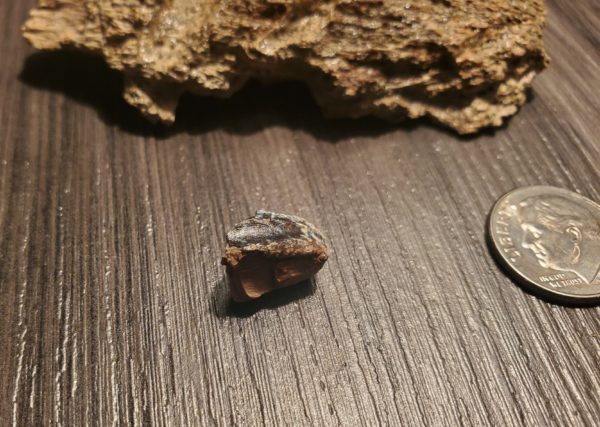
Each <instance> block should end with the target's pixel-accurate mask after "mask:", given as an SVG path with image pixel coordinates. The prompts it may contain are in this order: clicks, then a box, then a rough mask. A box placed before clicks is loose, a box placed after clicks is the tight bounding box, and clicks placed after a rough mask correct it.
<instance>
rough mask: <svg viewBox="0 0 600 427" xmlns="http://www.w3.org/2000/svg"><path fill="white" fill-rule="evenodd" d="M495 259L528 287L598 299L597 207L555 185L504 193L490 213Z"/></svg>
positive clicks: (568, 297)
mask: <svg viewBox="0 0 600 427" xmlns="http://www.w3.org/2000/svg"><path fill="white" fill-rule="evenodd" d="M488 231H489V237H490V241H491V246H492V249H493V250H494V251H495V252H496V255H497V257H498V259H499V261H500V262H501V263H502V264H503V265H504V266H505V267H506V268H507V269H508V271H509V273H511V274H512V275H514V276H515V278H516V279H517V280H519V281H520V283H522V284H524V285H526V286H528V287H529V288H530V289H531V290H533V291H535V292H537V293H539V294H542V295H544V296H547V297H551V298H553V299H556V300H560V301H564V302H576V303H577V302H578V303H598V302H600V206H599V205H598V204H596V203H594V202H592V201H591V200H589V199H587V198H585V197H583V196H581V195H579V194H577V193H573V192H570V191H567V190H564V189H561V188H556V187H548V186H533V187H523V188H518V189H516V190H513V191H511V192H509V193H508V194H506V195H504V196H503V197H501V198H500V200H498V202H497V203H496V204H495V205H494V208H493V209H492V212H491V214H490V221H489V230H488Z"/></svg>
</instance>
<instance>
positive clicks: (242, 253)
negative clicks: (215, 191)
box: [222, 211, 328, 301]
mask: <svg viewBox="0 0 600 427" xmlns="http://www.w3.org/2000/svg"><path fill="white" fill-rule="evenodd" d="M327 257H328V254H327V246H326V245H325V242H324V238H323V235H322V234H321V233H320V232H319V231H318V230H317V229H316V227H315V226H314V225H312V224H310V223H308V222H306V220H304V219H302V218H299V217H296V216H291V215H284V214H279V213H273V212H267V211H257V212H256V214H255V216H254V217H252V218H248V219H246V220H244V221H242V222H240V223H239V224H237V225H235V226H234V227H233V229H232V230H231V231H229V232H228V233H227V247H226V249H225V256H224V257H223V259H222V264H223V265H225V266H227V275H228V277H229V286H230V291H231V296H232V298H233V299H234V300H235V301H248V300H253V299H256V298H259V297H260V296H262V295H264V294H265V293H267V292H270V291H272V290H275V289H279V288H283V287H286V286H291V285H295V284H297V283H300V282H302V281H304V280H307V279H309V278H310V277H312V276H313V275H315V274H316V273H317V272H318V271H319V270H320V269H321V267H323V264H325V261H327Z"/></svg>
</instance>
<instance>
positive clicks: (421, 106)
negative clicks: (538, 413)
mask: <svg viewBox="0 0 600 427" xmlns="http://www.w3.org/2000/svg"><path fill="white" fill-rule="evenodd" d="M544 14H545V12H544V5H543V0H519V1H513V0H403V1H394V0H362V1H350V0H321V1H317V0H221V1H217V0H39V5H38V7H37V8H36V9H34V10H32V12H31V16H30V18H29V20H28V21H27V22H26V23H25V25H24V27H23V32H24V35H25V37H26V38H27V40H29V42H31V44H32V45H33V46H34V47H36V48H38V49H61V48H65V47H73V48H76V49H80V50H85V51H91V52H93V53H97V54H99V55H102V56H103V57H104V59H105V60H106V61H107V63H108V64H109V66H110V67H112V68H114V69H117V70H120V71H122V72H123V74H124V76H125V86H124V97H125V99H126V100H127V102H129V103H130V104H132V105H134V106H136V107H137V108H139V109H140V111H141V112H142V113H143V114H144V115H146V116H147V117H149V118H151V119H154V120H158V121H161V122H164V123H172V122H173V121H174V120H175V109H176V106H177V102H178V99H179V97H180V95H181V94H182V93H183V92H185V91H189V92H192V93H196V94H201V95H216V96H228V95H230V94H232V93H233V92H235V91H237V90H238V89H240V87H241V86H242V85H243V84H244V83H245V82H246V81H247V80H248V79H249V78H259V79H265V80H273V79H294V80H303V81H305V82H306V84H307V85H308V86H309V88H310V89H311V91H312V93H313V95H314V97H315V99H316V100H317V102H318V103H319V105H320V106H321V107H322V109H323V111H324V112H325V113H326V114H327V115H328V116H345V117H359V116H365V115H374V116H378V117H382V118H385V119H389V120H401V119H405V118H418V117H423V116H426V117H430V118H433V119H434V120H436V121H438V122H440V123H443V124H445V125H447V126H449V127H451V128H453V129H455V130H456V131H458V132H459V133H473V132H476V131H478V130H479V129H481V128H484V127H488V126H499V125H501V124H502V121H503V118H505V117H507V116H510V115H512V114H514V113H516V111H517V110H518V108H519V107H520V106H521V105H522V104H523V103H524V102H525V100H526V90H527V88H528V87H529V86H530V85H531V82H532V80H533V78H534V77H535V75H536V74H537V73H539V72H540V71H541V70H543V69H544V67H545V66H546V63H547V57H546V54H545V52H544V48H543V43H542V29H543V22H544Z"/></svg>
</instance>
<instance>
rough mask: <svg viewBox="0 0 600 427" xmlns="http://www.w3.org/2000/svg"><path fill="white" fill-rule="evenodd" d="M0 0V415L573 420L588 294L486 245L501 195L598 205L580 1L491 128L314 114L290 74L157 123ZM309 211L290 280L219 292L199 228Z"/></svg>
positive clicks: (67, 419)
mask: <svg viewBox="0 0 600 427" xmlns="http://www.w3.org/2000/svg"><path fill="white" fill-rule="evenodd" d="M32 4H33V1H32V0H27V1H12V0H6V1H2V2H0V23H1V27H0V28H1V29H0V31H1V37H0V58H2V60H1V61H2V67H0V425H2V426H4V425H39V424H56V425H84V424H90V425H103V426H106V425H116V424H120V425H133V424H138V425H139V424H147V423H153V424H156V425H161V424H169V425H203V426H204V425H244V426H251V425H261V424H268V425H293V426H299V425H307V426H308V425H338V424H339V425H359V424H360V425H374V424H387V425H421V424H423V425H432V426H437V425H452V426H456V425H461V424H464V425H476V426H480V425H496V426H504V425H530V426H546V425H572V426H574V425H590V426H591V425H594V424H595V425H598V423H599V422H600V317H599V314H600V309H599V308H597V307H596V308H587V309H576V308H567V307H561V306H557V305H552V304H549V303H546V302H544V301H541V300H539V299H537V298H536V297H534V296H532V295H530V294H527V293H525V292H524V291H523V290H521V289H520V288H519V287H517V286H515V285H514V284H513V283H512V282H511V281H510V280H509V279H508V278H507V277H506V276H505V275H504V274H503V273H502V272H501V271H500V270H499V268H498V267H497V265H496V264H495V263H494V261H493V259H492V258H491V257H490V254H489V251H488V249H487V247H486V243H485V239H484V226H485V221H486V216H487V214H488V212H489V209H490V207H491V205H492V204H493V202H494V201H495V200H496V199H497V198H498V197H499V196H500V195H502V194H503V193H504V192H506V191H508V190H510V189H512V188H514V187H516V186H522V185H529V184H550V185H556V186H560V187H564V188H567V189H571V190H576V191H578V192H580V193H582V194H584V195H586V196H588V197H591V198H593V199H595V200H600V166H599V165H600V139H599V138H600V136H599V135H600V120H599V119H600V65H599V64H600V49H599V46H600V30H599V28H600V11H599V5H598V2H597V1H596V0H577V1H570V0H561V1H558V0H552V1H550V2H549V3H548V7H549V20H548V29H547V32H546V40H547V48H548V51H549V53H550V55H551V56H552V58H553V63H552V66H551V68H550V69H549V70H548V71H546V72H545V73H544V74H543V75H542V76H541V77H540V78H539V79H538V80H536V83H535V88H534V94H533V96H532V99H531V101H530V103H528V104H527V105H526V106H525V107H524V108H523V110H522V112H521V113H520V114H519V115H518V116H516V117H515V118H514V119H513V120H512V121H511V122H510V124H509V125H508V126H507V127H505V128H504V129H501V130H498V131H497V132H495V133H488V134H484V135H481V136H479V137H476V138H470V139H458V138H456V137H455V136H454V135H453V134H450V133H447V132H445V131H442V130H438V129H437V128H434V127H432V126H430V125H428V124H427V123H417V124H413V125H410V126H402V125H389V124H385V123H383V122H380V121H377V120H359V121H327V120H324V119H322V118H321V116H320V114H319V113H318V111H317V109H316V107H315V104H314V102H313V101H312V100H311V98H310V96H309V95H308V93H307V91H306V90H305V89H304V88H303V87H302V86H301V85H296V84H283V85H277V86H274V87H270V88H264V87H260V86H259V85H258V84H252V85H250V87H248V88H247V89H245V90H244V91H243V92H242V93H241V94H239V95H237V96H235V97H234V98H233V99H231V100H228V101H217V100H211V99H206V98H204V99H203V98H193V97H187V98H185V99H184V102H183V104H182V106H181V109H180V111H179V114H180V120H179V122H178V124H177V126H176V127H175V128H174V129H172V130H169V131H165V130H156V129H153V128H152V127H150V126H148V125H147V124H146V123H145V122H144V121H143V120H141V119H140V118H139V117H138V116H137V114H136V112H135V111H133V110H132V109H130V108H128V107H127V106H125V105H124V103H123V102H122V101H120V97H119V91H120V86H119V85H120V80H119V76H118V75H116V74H114V73H112V72H109V71H108V70H107V68H106V67H104V66H103V65H102V62H101V61H98V60H94V59H89V58H86V57H84V56H81V55H77V54H65V53H56V54H39V53H38V54H36V53H33V52H32V51H31V49H30V48H28V47H27V46H26V44H25V42H24V41H23V40H22V39H21V37H20V35H19V26H20V23H21V22H23V20H24V18H25V16H26V11H27V10H28V8H29V7H31V6H32ZM257 208H267V209H271V210H277V211H283V212H288V213H294V214H298V215H301V216H304V217H306V218H307V219H309V220H310V221H312V222H314V223H316V224H318V225H319V226H320V227H321V228H322V230H323V231H324V232H325V233H326V235H327V236H328V238H329V242H330V246H331V250H332V256H331V258H330V260H329V262H328V263H327V264H326V266H325V268H324V269H323V270H322V271H321V272H320V273H319V274H318V276H317V278H316V281H315V283H314V285H311V284H306V285H304V286H301V287H299V288H298V289H296V290H294V291H293V292H291V294H282V295H275V296H272V297H270V298H267V300H265V301H263V302H262V303H261V304H259V305H253V306H250V307H247V308H245V309H239V308H236V307H231V306H229V305H228V302H227V291H226V289H225V282H224V280H223V268H222V267H221V266H220V265H219V258H220V256H221V253H222V248H223V242H224V233H225V231H226V230H227V229H228V227H230V226H231V225H232V224H234V223H235V222H237V221H239V220H241V219H243V218H245V217H247V216H249V215H251V214H252V213H253V211H254V210H255V209H257Z"/></svg>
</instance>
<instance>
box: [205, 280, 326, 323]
mask: <svg viewBox="0 0 600 427" xmlns="http://www.w3.org/2000/svg"><path fill="white" fill-rule="evenodd" d="M314 293H315V284H314V279H311V280H305V281H303V282H301V283H299V284H297V285H294V286H289V287H286V288H282V289H278V290H276V291H272V292H269V293H268V294H265V295H263V296H262V297H260V298H258V299H256V300H254V301H248V302H243V303H239V302H235V301H233V300H232V299H231V297H230V296H229V286H228V283H227V277H226V276H223V277H222V278H221V279H220V280H219V282H218V283H217V285H216V286H215V288H214V289H213V291H212V298H211V305H212V311H213V312H214V314H215V315H216V316H217V317H220V318H224V317H240V318H244V317H250V316H252V315H254V314H255V313H257V312H259V311H260V310H273V309H276V308H278V307H282V306H284V305H287V304H289V303H291V302H293V301H299V300H302V299H304V298H307V297H309V296H311V295H313V294H314Z"/></svg>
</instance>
